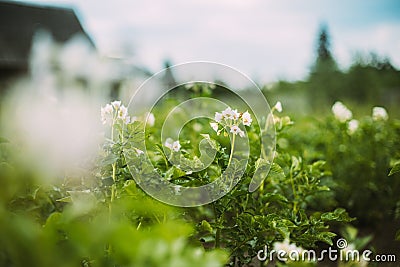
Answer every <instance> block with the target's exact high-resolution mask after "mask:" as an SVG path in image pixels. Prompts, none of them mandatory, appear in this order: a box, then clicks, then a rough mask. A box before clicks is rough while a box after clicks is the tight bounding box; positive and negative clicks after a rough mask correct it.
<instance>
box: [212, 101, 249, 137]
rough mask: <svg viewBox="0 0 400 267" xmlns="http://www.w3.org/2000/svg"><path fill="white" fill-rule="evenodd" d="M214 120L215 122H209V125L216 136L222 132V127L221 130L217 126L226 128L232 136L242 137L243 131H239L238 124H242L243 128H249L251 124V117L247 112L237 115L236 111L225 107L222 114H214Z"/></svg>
mask: <svg viewBox="0 0 400 267" xmlns="http://www.w3.org/2000/svg"><path fill="white" fill-rule="evenodd" d="M214 120H215V121H216V122H211V123H210V125H211V127H212V128H213V130H214V131H215V132H217V134H218V135H220V134H221V132H222V131H223V130H224V127H222V128H221V129H220V128H219V125H222V126H228V127H229V129H230V132H231V133H233V134H234V135H238V134H239V136H240V137H244V135H245V134H244V131H243V130H242V129H240V127H239V125H240V123H243V125H244V126H250V125H251V123H252V121H253V120H252V118H251V115H250V113H249V112H248V111H246V112H244V113H239V112H238V111H237V110H236V109H231V108H230V107H227V108H226V109H225V110H223V111H222V112H215V116H214Z"/></svg>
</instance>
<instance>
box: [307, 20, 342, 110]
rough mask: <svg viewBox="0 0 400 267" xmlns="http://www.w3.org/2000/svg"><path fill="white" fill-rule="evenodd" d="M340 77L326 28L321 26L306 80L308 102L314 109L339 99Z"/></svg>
mask: <svg viewBox="0 0 400 267" xmlns="http://www.w3.org/2000/svg"><path fill="white" fill-rule="evenodd" d="M342 75H343V74H342V73H341V72H340V71H339V69H338V67H337V64H336V61H335V59H334V57H333V55H332V53H331V50H330V36H329V33H328V27H327V26H326V25H322V26H321V27H320V30H319V32H318V38H317V48H316V59H315V62H314V64H313V66H312V68H311V72H310V76H309V79H308V82H309V96H310V102H311V103H312V105H313V107H314V108H316V107H320V106H324V105H330V104H332V102H333V101H335V100H337V99H338V98H340V93H341V92H340V90H341V88H342V84H341V80H342Z"/></svg>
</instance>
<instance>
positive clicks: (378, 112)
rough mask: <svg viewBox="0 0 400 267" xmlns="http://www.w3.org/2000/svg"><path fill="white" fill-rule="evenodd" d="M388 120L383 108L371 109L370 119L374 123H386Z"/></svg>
mask: <svg viewBox="0 0 400 267" xmlns="http://www.w3.org/2000/svg"><path fill="white" fill-rule="evenodd" d="M388 118H389V116H388V114H387V111H386V109H385V108H383V107H374V108H373V109H372V119H373V120H374V121H377V120H384V121H386V120H387V119H388Z"/></svg>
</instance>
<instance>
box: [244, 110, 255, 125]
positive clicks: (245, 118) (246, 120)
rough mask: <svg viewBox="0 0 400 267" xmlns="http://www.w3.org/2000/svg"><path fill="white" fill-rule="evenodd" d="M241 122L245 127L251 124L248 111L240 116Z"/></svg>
mask: <svg viewBox="0 0 400 267" xmlns="http://www.w3.org/2000/svg"><path fill="white" fill-rule="evenodd" d="M242 121H243V125H245V126H250V125H251V122H252V121H253V120H252V119H251V115H250V113H249V112H248V111H246V112H245V113H243V115H242Z"/></svg>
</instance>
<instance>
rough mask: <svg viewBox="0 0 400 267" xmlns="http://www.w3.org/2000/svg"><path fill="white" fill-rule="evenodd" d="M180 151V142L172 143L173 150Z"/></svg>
mask: <svg viewBox="0 0 400 267" xmlns="http://www.w3.org/2000/svg"><path fill="white" fill-rule="evenodd" d="M179 149H181V144H179V141H175V142H173V143H172V150H173V151H175V152H178V151H179Z"/></svg>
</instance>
